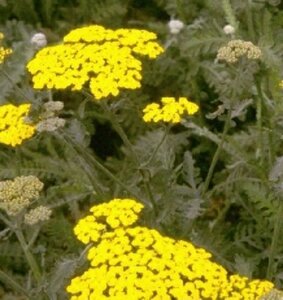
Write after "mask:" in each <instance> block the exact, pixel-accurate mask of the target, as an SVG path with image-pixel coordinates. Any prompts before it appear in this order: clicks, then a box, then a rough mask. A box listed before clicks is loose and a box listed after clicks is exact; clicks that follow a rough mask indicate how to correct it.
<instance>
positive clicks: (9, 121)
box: [0, 104, 35, 147]
mask: <svg viewBox="0 0 283 300" xmlns="http://www.w3.org/2000/svg"><path fill="white" fill-rule="evenodd" d="M30 106H31V105H30V104H21V105H19V106H15V105H12V104H5V105H2V106H0V119H1V123H0V143H3V144H6V145H10V146H12V147H15V146H17V145H20V144H22V142H23V141H24V140H26V139H29V138H31V137H32V136H33V135H34V134H35V126H33V125H32V124H28V123H26V122H25V118H26V116H27V115H28V113H29V110H30Z"/></svg>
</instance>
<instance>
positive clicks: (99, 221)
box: [67, 199, 273, 300]
mask: <svg viewBox="0 0 283 300" xmlns="http://www.w3.org/2000/svg"><path fill="white" fill-rule="evenodd" d="M142 208H143V205H141V204H140V203H138V202H136V201H135V200H132V199H114V200H112V201H110V202H109V203H105V204H101V205H98V206H94V207H92V208H91V212H92V214H91V215H89V216H86V217H85V218H83V219H82V220H80V221H79V223H78V224H77V226H76V227H75V229H74V232H75V234H76V236H77V237H78V239H79V240H81V241H82V242H83V243H84V244H88V243H93V246H92V247H91V248H90V249H89V251H88V254H87V258H88V260H89V261H90V267H89V269H88V270H87V271H85V272H84V273H83V274H82V275H81V276H78V277H75V278H73V279H72V281H71V283H70V284H69V286H68V287H67V292H68V293H70V294H71V300H75V299H76V300H78V299H95V300H100V299H111V300H138V299H155V300H157V299H160V300H171V299H177V300H203V299H211V300H222V299H223V300H224V299H225V300H229V299H230V300H232V299H233V300H236V299H245V300H259V299H260V298H261V296H263V295H264V294H266V293H268V292H270V291H271V290H272V288H273V284H272V283H271V282H268V281H260V280H250V279H248V278H246V277H242V276H239V275H232V276H230V275H229V274H228V272H227V271H226V270H225V269H224V268H223V267H222V266H220V265H218V264H217V263H215V262H214V261H213V259H212V256H211V254H210V253H209V252H207V251H206V250H204V249H202V248H198V247H195V246H194V245H193V244H192V243H189V242H186V241H182V240H175V239H172V238H168V237H165V236H162V235H161V234H160V233H159V232H158V231H156V230H153V229H149V228H146V227H142V226H137V225H136V226H134V225H135V223H136V221H137V220H138V215H139V213H140V212H141V210H142Z"/></svg>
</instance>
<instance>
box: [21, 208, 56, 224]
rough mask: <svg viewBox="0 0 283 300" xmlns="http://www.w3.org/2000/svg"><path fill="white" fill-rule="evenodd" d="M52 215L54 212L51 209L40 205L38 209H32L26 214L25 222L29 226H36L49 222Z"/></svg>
mask: <svg viewBox="0 0 283 300" xmlns="http://www.w3.org/2000/svg"><path fill="white" fill-rule="evenodd" d="M51 213H52V211H51V209H50V208H48V207H46V206H43V205H39V206H38V207H36V208H33V209H31V210H30V211H29V212H27V213H26V214H25V216H24V222H25V223H26V224H28V225H35V224H37V223H39V222H42V221H47V220H49V219H50V216H51Z"/></svg>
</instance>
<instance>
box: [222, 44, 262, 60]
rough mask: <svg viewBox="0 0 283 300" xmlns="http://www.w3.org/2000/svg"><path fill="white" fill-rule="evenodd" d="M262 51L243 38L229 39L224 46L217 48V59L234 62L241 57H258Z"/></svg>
mask: <svg viewBox="0 0 283 300" xmlns="http://www.w3.org/2000/svg"><path fill="white" fill-rule="evenodd" d="M261 56H262V52H261V50H260V48H259V47H258V46H256V45H254V44H253V43H252V42H249V41H243V40H232V41H229V42H228V44H227V45H226V46H223V47H221V48H219V50H218V53H217V59H218V60H223V61H226V62H227V63H231V64H233V63H236V62H238V61H239V59H240V58H241V57H246V58H248V59H250V60H256V59H260V58H261Z"/></svg>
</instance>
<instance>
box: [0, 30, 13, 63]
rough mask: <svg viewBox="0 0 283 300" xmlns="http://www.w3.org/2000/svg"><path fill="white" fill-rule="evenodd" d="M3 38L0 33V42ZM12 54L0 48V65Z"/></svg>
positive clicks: (9, 50) (8, 50) (10, 51)
mask: <svg viewBox="0 0 283 300" xmlns="http://www.w3.org/2000/svg"><path fill="white" fill-rule="evenodd" d="M3 38H4V35H3V33H2V32H0V42H1V40H2V39H3ZM11 53H12V49H10V48H4V47H2V46H0V64H2V63H3V61H4V59H5V57H6V56H8V55H10V54H11Z"/></svg>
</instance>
